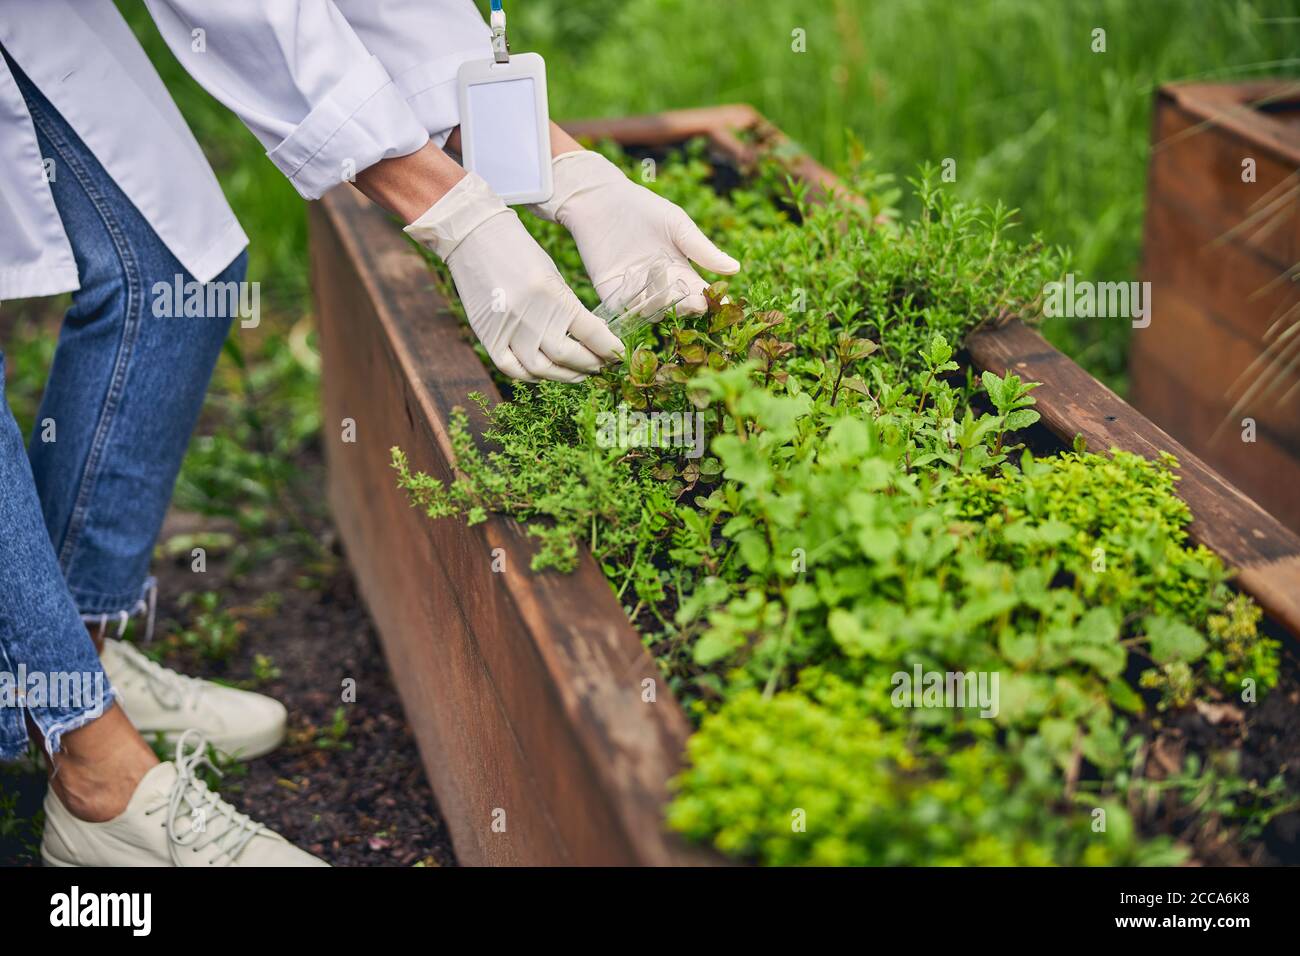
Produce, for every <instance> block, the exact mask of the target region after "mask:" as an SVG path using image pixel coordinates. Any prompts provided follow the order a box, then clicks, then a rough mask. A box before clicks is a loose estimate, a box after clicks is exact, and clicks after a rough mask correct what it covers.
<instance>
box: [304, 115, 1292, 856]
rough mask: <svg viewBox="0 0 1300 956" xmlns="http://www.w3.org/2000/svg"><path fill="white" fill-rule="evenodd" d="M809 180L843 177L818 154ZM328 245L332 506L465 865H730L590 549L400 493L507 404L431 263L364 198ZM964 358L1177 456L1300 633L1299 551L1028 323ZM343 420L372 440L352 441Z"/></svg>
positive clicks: (1239, 560)
mask: <svg viewBox="0 0 1300 956" xmlns="http://www.w3.org/2000/svg"><path fill="white" fill-rule="evenodd" d="M568 129H569V130H570V131H571V132H573V133H574V134H575V135H578V136H583V137H591V138H600V137H609V138H612V139H614V140H616V141H618V142H620V143H622V144H624V145H625V146H629V147H663V146H670V145H673V144H677V143H681V142H683V141H685V140H687V139H688V138H691V137H695V136H705V137H707V138H708V140H709V142H710V144H711V146H712V148H713V149H714V150H715V151H716V152H717V153H718V154H719V155H720V157H724V158H726V159H728V160H730V161H731V162H732V163H735V164H738V165H740V166H741V167H743V166H744V165H745V163H746V161H747V159H748V158H749V157H750V150H751V149H752V148H753V147H752V146H751V145H749V144H750V143H752V142H753V141H754V140H755V139H762V140H765V141H767V142H768V144H769V145H770V144H771V141H772V139H773V138H779V136H780V134H779V133H777V132H776V131H775V130H774V129H773V128H772V127H771V126H770V125H769V124H767V123H766V122H765V121H764V120H763V119H762V118H761V117H760V116H759V115H758V114H757V113H756V112H755V111H754V110H753V109H752V108H750V107H747V106H727V107H718V108H713V109H701V110H689V111H683V112H676V113H667V114H661V115H657V116H650V117H640V118H630V119H619V120H601V121H594V122H584V123H572V124H568ZM738 134H747V135H738ZM797 171H798V174H799V175H801V176H803V177H805V178H806V179H808V180H810V181H812V182H814V183H816V184H817V185H819V186H820V187H823V188H826V187H832V186H833V185H834V184H835V178H834V177H833V176H832V175H831V174H830V173H829V172H828V171H826V170H825V169H823V168H822V167H820V166H818V165H817V164H816V163H815V162H813V161H812V160H811V159H809V158H807V157H802V158H799V159H798V160H797ZM311 250H312V272H313V286H314V290H315V295H316V302H317V309H318V322H319V329H320V339H321V351H322V359H323V370H322V371H323V376H322V377H323V387H324V406H325V421H326V427H325V435H326V448H327V455H328V462H329V486H328V489H327V494H328V497H329V501H330V504H331V506H332V508H333V511H334V514H335V516H336V520H337V523H338V527H339V530H340V533H341V535H342V539H343V542H344V544H345V546H346V549H347V554H348V557H349V559H350V561H351V563H352V566H353V568H354V570H355V572H356V576H357V579H358V581H359V585H360V588H361V591H362V594H363V596H364V598H365V600H366V603H367V605H368V607H369V609H370V612H371V614H372V617H373V619H374V621H375V624H376V627H377V628H378V630H379V633H380V635H381V638H382V642H383V646H384V649H385V653H386V654H387V656H388V659H389V663H390V666H391V668H392V671H393V675H394V679H395V682H396V684H397V688H398V691H399V693H400V694H401V696H402V700H403V703H404V705H405V708H406V711H407V714H408V716H409V717H410V720H411V723H412V726H413V727H414V729H415V733H416V736H417V738H418V742H419V746H420V750H421V753H422V755H423V758H424V762H425V765H426V767H427V769H428V773H429V777H430V779H431V781H432V783H433V786H434V789H435V791H436V793H437V795H438V799H439V801H440V804H441V809H442V812H443V815H444V817H445V818H446V820H447V821H448V824H449V826H450V828H451V833H452V838H453V840H454V842H455V846H456V850H457V854H458V856H459V859H460V861H461V862H462V863H465V864H651V865H664V864H669V865H671V864H686V863H699V862H714V861H716V860H717V858H716V857H715V856H713V855H712V854H710V853H707V852H702V851H699V850H696V849H694V848H691V847H689V846H686V845H685V844H683V843H682V842H680V841H679V840H678V839H677V838H675V837H674V836H672V835H671V834H668V833H667V832H665V830H664V828H663V826H662V808H663V805H664V802H665V800H666V797H667V782H668V779H669V778H670V777H671V776H672V775H673V774H674V773H675V772H676V770H677V769H678V768H679V766H680V764H681V756H682V750H683V745H684V743H685V741H686V739H687V737H688V736H689V733H690V724H689V722H688V720H687V718H686V716H685V714H684V712H683V711H682V710H681V708H680V707H679V705H678V704H677V703H676V702H675V701H674V700H673V698H672V695H671V694H670V693H669V692H668V691H667V689H666V687H665V686H664V685H663V682H662V681H661V680H660V679H659V674H658V672H657V669H656V666H655V664H654V662H653V661H652V660H651V658H650V657H649V655H648V654H647V653H646V651H645V650H644V649H643V647H642V645H641V641H640V639H639V637H638V635H637V633H636V632H635V631H634V630H633V628H632V627H631V626H630V625H629V624H628V622H627V619H626V617H625V615H624V613H623V611H622V609H621V608H620V607H619V603H618V601H617V600H616V599H615V597H614V595H613V593H612V591H611V589H610V587H609V585H608V583H607V582H606V580H605V578H604V577H603V575H602V574H601V573H600V571H599V569H598V568H597V567H596V564H595V562H594V561H593V560H592V559H591V558H590V556H589V555H587V554H585V553H584V554H583V556H582V559H581V560H580V562H579V566H578V568H577V570H576V572H574V573H573V574H569V575H561V574H556V573H554V572H546V573H541V574H534V573H532V572H530V571H529V570H528V564H529V556H530V553H531V550H532V548H531V545H530V543H529V542H528V540H527V539H526V537H525V535H524V534H523V533H522V531H521V529H520V528H519V526H518V525H517V524H515V523H514V522H512V521H509V520H505V519H502V518H497V517H493V518H490V519H489V520H488V521H486V522H485V523H483V524H479V525H476V526H473V527H467V526H466V525H465V524H464V523H463V522H459V521H438V522H431V521H428V520H425V519H424V518H423V517H422V516H421V515H419V514H418V513H417V512H414V511H412V510H411V508H410V505H409V503H408V500H407V498H406V495H405V494H404V493H403V492H402V491H401V490H399V489H398V488H397V487H396V483H395V481H394V475H393V472H392V470H391V468H390V466H389V449H390V448H391V447H392V446H395V445H396V446H400V447H401V448H403V449H405V450H406V452H407V453H408V455H409V457H410V463H411V467H412V468H413V469H419V470H421V471H425V472H428V473H429V474H431V475H433V476H435V477H438V478H441V479H443V480H447V479H449V478H450V477H451V460H452V449H451V443H450V437H449V427H448V426H449V417H450V415H451V411H452V408H453V407H454V406H465V405H467V404H468V403H467V402H466V396H467V394H468V393H470V392H473V391H479V392H482V393H484V394H485V395H487V396H488V397H489V398H490V399H492V400H494V401H495V400H496V399H498V397H499V395H498V392H497V390H496V388H495V386H494V385H493V383H492V381H491V379H490V377H489V375H488V372H487V371H486V370H485V369H484V367H483V365H482V364H481V363H480V361H479V359H478V358H477V356H476V355H475V353H474V352H473V350H472V348H471V346H470V344H469V343H468V342H467V341H466V339H465V338H464V337H463V335H462V333H461V331H460V328H459V326H458V323H457V321H456V319H455V318H454V316H453V315H452V313H451V312H450V311H449V310H448V309H447V308H446V304H445V302H444V301H443V300H442V299H441V298H440V295H439V293H438V292H437V291H436V288H435V285H434V282H433V279H432V277H431V274H430V272H429V270H428V268H427V266H426V264H425V262H424V261H423V260H422V258H421V257H420V256H419V255H418V254H417V252H416V251H415V250H413V249H412V248H411V247H410V245H409V244H408V243H407V241H406V240H405V238H404V237H403V236H402V235H401V233H400V231H399V230H398V229H396V228H394V226H393V224H392V223H391V222H390V221H389V220H388V217H387V216H386V215H385V214H384V213H383V212H382V211H381V210H379V209H378V208H377V207H375V206H373V205H371V204H369V203H368V202H367V201H366V200H365V199H363V198H362V197H361V196H360V195H359V194H358V193H356V191H355V190H352V189H350V188H342V189H338V190H335V191H334V192H332V193H330V194H329V195H328V196H326V197H325V199H324V200H323V201H322V202H320V203H318V204H315V205H314V206H313V207H312V213H311ZM967 347H968V350H969V356H970V358H971V360H972V361H973V362H974V363H975V364H976V365H978V366H979V367H980V368H983V369H993V370H995V371H997V372H999V373H1002V372H1005V371H1006V370H1007V369H1011V370H1014V371H1015V372H1017V374H1019V375H1021V376H1022V377H1023V378H1026V379H1031V380H1035V381H1041V382H1044V383H1046V384H1044V385H1043V387H1042V388H1040V389H1039V390H1038V391H1037V392H1036V393H1035V394H1036V397H1037V399H1038V405H1037V408H1038V410H1039V411H1040V412H1041V413H1042V415H1043V418H1044V421H1045V422H1046V424H1047V425H1048V426H1049V427H1050V428H1051V429H1052V431H1053V432H1055V433H1056V434H1057V435H1058V436H1060V437H1062V438H1063V439H1064V440H1066V441H1067V442H1068V441H1070V440H1071V439H1073V438H1074V436H1075V435H1076V434H1082V435H1083V436H1084V437H1085V438H1086V439H1087V441H1088V444H1089V446H1090V447H1091V448H1093V449H1105V448H1108V447H1118V448H1125V449H1129V450H1132V451H1136V452H1139V453H1141V454H1144V455H1148V456H1151V455H1155V454H1157V453H1158V452H1160V451H1168V452H1171V453H1172V454H1174V455H1176V456H1178V458H1179V459H1180V460H1181V461H1182V464H1183V469H1182V474H1183V479H1182V482H1181V485H1180V490H1181V493H1182V494H1183V495H1184V496H1185V497H1186V499H1187V501H1188V502H1189V504H1190V505H1191V507H1192V510H1193V512H1194V514H1195V516H1196V521H1195V523H1194V525H1193V532H1194V534H1195V536H1196V537H1197V539H1198V540H1200V541H1203V542H1204V543H1206V544H1207V545H1209V546H1210V547H1212V548H1213V549H1214V550H1216V551H1218V552H1219V553H1220V554H1221V555H1222V556H1223V557H1224V558H1225V559H1226V560H1227V561H1228V563H1230V564H1231V565H1233V566H1235V567H1238V568H1240V569H1242V574H1241V577H1240V583H1241V586H1242V587H1243V588H1244V589H1245V590H1248V591H1249V592H1250V593H1251V594H1253V595H1255V596H1256V598H1257V599H1258V600H1259V601H1260V603H1261V604H1262V605H1263V606H1264V608H1265V609H1266V610H1267V612H1268V613H1269V614H1270V615H1272V617H1273V618H1274V619H1275V620H1277V621H1280V622H1282V623H1283V624H1284V626H1285V627H1286V628H1287V629H1288V630H1290V631H1291V632H1292V633H1300V539H1297V538H1296V536H1295V535H1293V534H1291V533H1290V532H1289V531H1287V530H1286V529H1285V528H1283V527H1282V526H1281V525H1279V523H1278V522H1277V521H1276V520H1275V519H1273V518H1271V517H1270V516H1269V515H1267V514H1266V513H1265V512H1263V511H1262V510H1261V509H1259V508H1258V507H1257V506H1256V505H1255V504H1254V503H1253V502H1251V501H1250V499H1248V498H1246V497H1245V496H1244V495H1242V494H1241V493H1240V492H1238V491H1237V490H1236V489H1235V488H1233V487H1232V486H1231V485H1229V484H1228V483H1227V482H1226V481H1224V480H1223V479H1222V478H1220V477H1219V476H1218V475H1217V474H1216V473H1215V472H1214V471H1212V470H1211V469H1210V468H1209V467H1207V466H1206V465H1205V464H1204V463H1202V462H1201V461H1200V460H1199V459H1197V458H1196V457H1194V456H1193V455H1191V454H1190V453H1189V452H1188V451H1187V450H1186V449H1185V448H1183V447H1182V446H1181V445H1179V444H1178V443H1177V442H1175V441H1174V440H1173V439H1171V438H1170V437H1169V436H1168V435H1166V434H1165V433H1164V432H1162V431H1161V430H1160V429H1159V428H1157V427H1156V426H1154V425H1153V424H1151V423H1150V422H1149V421H1148V420H1147V419H1145V418H1143V417H1142V416H1141V415H1140V414H1138V413H1137V412H1135V411H1134V410H1133V409H1132V408H1130V407H1129V406H1128V405H1126V404H1125V403H1124V402H1122V401H1121V400H1120V399H1119V398H1117V397H1116V396H1115V395H1114V394H1113V393H1111V392H1110V391H1109V390H1107V389H1106V388H1104V387H1103V386H1102V385H1100V384H1098V383H1097V382H1096V381H1095V380H1094V379H1092V378H1091V377H1090V376H1088V375H1087V374H1086V373H1085V372H1083V371H1082V370H1081V369H1080V368H1079V367H1078V366H1076V365H1075V364H1074V363H1073V362H1071V361H1070V360H1069V359H1067V358H1066V357H1065V356H1063V355H1062V354H1060V353H1059V352H1057V351H1056V350H1055V349H1054V348H1052V347H1051V346H1050V345H1049V344H1048V343H1047V342H1046V341H1045V340H1043V339H1042V337H1041V336H1039V335H1038V334H1037V333H1036V332H1033V331H1032V330H1030V329H1028V328H1025V327H1024V326H1022V325H1019V324H1011V325H1007V326H1004V327H1002V328H999V329H995V330H989V331H985V332H981V333H979V334H977V335H975V336H973V337H972V338H971V340H970V341H969V342H968V343H967ZM346 419H351V420H352V421H353V422H355V441H344V440H343V437H342V436H343V434H344V432H343V423H344V421H345V420H346ZM494 557H495V559H496V560H495V561H494ZM502 560H504V565H502ZM494 565H495V567H496V568H498V569H500V568H502V567H504V570H495V571H494ZM646 681H658V686H657V693H656V695H655V701H654V702H647V701H646V700H645V699H644V695H643V688H644V687H645V682H646Z"/></svg>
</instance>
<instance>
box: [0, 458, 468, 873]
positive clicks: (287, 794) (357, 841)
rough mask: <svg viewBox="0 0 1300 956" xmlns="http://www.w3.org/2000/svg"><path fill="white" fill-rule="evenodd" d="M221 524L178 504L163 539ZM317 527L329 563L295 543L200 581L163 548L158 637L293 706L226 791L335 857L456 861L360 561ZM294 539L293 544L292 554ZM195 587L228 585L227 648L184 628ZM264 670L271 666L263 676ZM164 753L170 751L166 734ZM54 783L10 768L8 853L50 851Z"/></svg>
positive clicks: (220, 567)
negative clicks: (216, 654) (282, 738)
mask: <svg viewBox="0 0 1300 956" xmlns="http://www.w3.org/2000/svg"><path fill="white" fill-rule="evenodd" d="M309 467H310V466H309ZM214 530H215V531H222V530H230V529H227V528H223V527H221V526H220V524H219V523H218V522H214V521H212V520H210V519H205V518H202V517H199V516H196V515H187V514H181V513H177V512H173V513H172V514H171V515H169V517H168V520H167V523H166V525H165V526H164V529H163V533H162V535H161V536H160V540H161V541H166V540H168V538H169V537H170V536H172V535H174V534H177V533H195V532H200V531H214ZM312 530H313V531H314V532H318V533H319V536H320V538H321V539H322V540H323V541H324V542H325V546H326V549H327V555H326V559H325V560H324V561H323V562H322V561H316V562H314V563H313V565H312V569H313V571H317V572H319V571H320V569H322V568H323V569H324V570H325V573H324V574H323V575H321V576H310V575H309V576H307V577H305V578H304V576H303V574H304V569H303V567H302V563H301V562H300V561H298V560H296V559H294V558H293V557H290V556H283V557H280V556H277V557H275V558H273V559H271V560H270V561H268V562H266V563H265V564H263V565H262V566H261V567H259V568H258V569H256V570H254V571H252V572H250V573H249V574H247V575H243V576H236V575H233V574H232V573H231V569H230V567H229V566H228V563H227V562H225V561H223V560H221V559H219V558H213V559H210V560H209V562H208V567H207V573H206V574H204V575H202V576H201V577H202V579H203V580H202V584H201V585H196V583H195V579H196V577H199V576H198V575H195V574H194V573H192V572H191V570H190V567H189V564H188V559H187V560H186V562H185V563H183V564H181V563H174V562H170V561H166V562H164V561H159V562H156V566H155V574H156V575H157V576H158V581H159V586H158V613H157V620H158V627H157V631H156V635H155V641H154V644H153V645H152V647H151V648H150V649H151V650H158V649H162V650H164V651H165V653H164V657H163V661H164V663H166V664H167V665H169V666H172V667H174V668H175V669H177V670H179V671H181V672H182V673H186V674H191V675H195V676H202V677H209V678H215V679H218V680H220V681H223V682H227V683H232V684H236V685H239V686H244V687H248V688H251V689H256V690H258V691H259V692H261V693H266V694H270V695H271V696H273V697H276V698H278V699H279V700H281V701H283V702H284V704H285V705H286V706H287V707H288V708H289V739H288V741H287V742H286V743H285V744H284V746H282V747H281V748H280V749H279V750H277V751H276V752H274V753H272V754H269V755H267V756H265V757H262V758H260V759H258V760H254V761H252V762H250V763H248V764H240V765H235V766H232V767H228V768H226V776H225V778H224V779H223V780H222V781H221V792H222V794H223V796H225V797H226V798H227V799H229V800H230V801H231V802H232V803H234V804H235V805H236V806H237V807H238V808H239V809H241V810H243V811H245V812H246V813H248V814H250V815H251V816H252V817H253V818H254V819H256V820H259V821H261V822H262V823H265V824H266V825H267V826H269V827H271V828H273V829H275V830H277V831H279V832H280V833H281V834H283V835H284V836H285V837H286V838H287V839H289V840H291V841H293V842H294V843H296V844H298V845H299V846H301V847H303V848H304V849H307V850H309V851H311V852H312V853H315V854H317V855H318V856H320V857H322V858H323V859H325V860H327V861H328V862H330V863H332V864H335V865H337V866H413V865H420V866H454V865H455V856H454V855H453V851H452V847H451V841H450V839H449V837H448V834H447V830H446V827H445V826H444V824H443V822H442V819H441V817H440V815H439V813H438V807H437V804H436V802H435V801H434V797H433V793H432V791H431V790H430V789H429V785H428V783H427V782H426V780H425V776H424V770H423V767H422V766H421V763H420V757H419V753H418V752H417V750H416V746H415V740H414V738H413V736H412V734H411V729H410V727H409V726H408V725H407V722H406V719H405V717H404V715H403V713H402V707H401V703H400V701H399V700H398V697H397V694H396V691H395V690H394V688H393V685H392V682H391V680H390V679H389V676H388V669H387V665H386V663H385V661H384V658H383V655H382V653H381V651H380V647H379V644H378V640H377V637H376V635H375V631H374V628H373V627H372V626H371V624H370V620H369V617H368V616H367V614H366V610H365V608H364V606H363V605H362V603H361V601H360V600H359V598H358V595H357V592H356V588H355V585H354V582H353V579H352V575H351V572H350V571H349V570H348V568H347V565H346V562H345V561H343V560H342V558H341V556H339V555H338V552H337V548H336V546H334V545H332V544H331V540H332V531H331V529H330V528H329V527H328V525H326V524H324V522H323V520H322V521H321V527H319V528H313V529H312ZM292 550H293V549H291V548H285V549H284V551H285V552H286V555H288V554H289V553H291V552H292ZM195 590H202V591H213V592H217V593H218V594H220V596H221V607H222V608H224V609H226V611H227V612H228V614H229V615H230V617H231V618H233V619H234V621H235V627H236V628H237V629H238V630H239V631H240V634H239V638H238V643H237V646H236V647H235V649H234V651H233V653H231V654H230V655H229V657H227V658H226V659H224V660H213V659H210V658H205V657H204V656H202V655H201V654H200V653H199V652H198V651H196V650H194V649H193V648H191V647H188V646H185V645H184V643H183V641H182V640H181V638H180V637H179V636H178V635H179V634H180V633H181V632H182V631H183V630H184V629H185V628H187V627H192V626H193V618H194V614H195V612H194V609H193V606H188V607H182V606H181V599H182V595H183V594H184V593H185V592H187V591H195ZM268 594H276V595H279V599H278V602H277V603H276V604H275V606H274V611H271V610H269V608H268V605H267V603H266V602H265V598H266V596H267V595H268ZM259 601H261V602H262V603H261V604H260V605H259ZM259 655H261V656H263V657H264V658H268V659H269V661H270V663H271V664H272V665H273V666H274V668H276V669H278V670H279V672H280V673H279V674H278V675H276V676H271V677H268V675H267V673H266V672H267V662H266V661H265V660H264V661H263V662H262V666H261V667H258V666H257V664H256V661H257V658H258V656H259ZM259 672H260V673H261V675H262V676H261V679H260V680H259V679H257V678H255V676H254V675H255V674H257V673H259ZM271 673H272V674H273V673H274V671H272V672H271ZM347 678H351V679H352V680H354V681H355V682H356V683H355V688H356V692H355V702H353V703H344V702H343V699H342V698H343V682H344V680H345V679H347ZM340 708H342V712H341V715H340V714H339V710H340ZM336 715H338V717H336ZM340 717H341V719H339V718H340ZM163 756H164V757H170V753H169V752H168V751H167V748H165V747H164V748H163ZM44 789H45V786H44V779H43V775H42V774H41V773H40V771H39V770H36V769H35V767H34V766H33V767H29V768H26V770H25V771H24V770H23V769H21V768H17V767H12V766H11V767H9V768H7V769H5V770H4V772H3V775H0V799H2V798H4V797H6V795H8V796H9V799H11V800H13V801H14V803H13V805H12V807H11V813H10V814H8V815H6V814H5V813H3V812H0V865H39V862H40V861H39V857H38V856H37V855H36V849H37V847H38V846H39V843H40V829H39V817H38V811H39V808H40V805H41V800H42V798H43V795H44ZM2 810H3V808H2V807H0V811H2ZM6 818H7V820H8V832H6V826H5V825H4V824H5V822H6Z"/></svg>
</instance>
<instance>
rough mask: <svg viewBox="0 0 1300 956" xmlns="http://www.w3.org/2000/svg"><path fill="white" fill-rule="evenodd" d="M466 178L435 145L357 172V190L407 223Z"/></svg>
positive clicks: (382, 161) (426, 145) (462, 171)
mask: <svg viewBox="0 0 1300 956" xmlns="http://www.w3.org/2000/svg"><path fill="white" fill-rule="evenodd" d="M464 176H465V170H463V169H462V168H461V167H460V165H459V164H458V163H457V162H456V161H455V160H454V159H452V158H451V157H450V156H448V155H447V154H446V153H445V152H443V151H442V150H441V149H439V148H438V147H437V146H435V145H433V143H425V144H424V146H423V147H421V148H420V149H418V150H416V151H415V152H414V153H408V154H407V155H405V156H394V157H392V158H391V159H383V160H380V161H379V162H377V163H375V164H374V165H373V166H369V167H367V168H366V169H363V170H362V171H361V172H359V173H357V180H356V184H355V185H356V187H357V189H359V190H361V192H363V193H365V195H366V196H368V197H369V198H370V199H372V200H374V201H375V202H377V203H378V204H379V205H381V206H383V207H384V208H385V209H387V210H388V211H389V212H391V213H393V214H394V215H395V216H397V217H399V218H400V219H401V220H402V222H404V223H411V222H414V221H415V220H416V219H418V218H419V217H420V216H421V215H422V214H423V213H424V212H425V211H426V210H427V209H429V208H430V207H431V206H432V205H433V204H434V203H436V202H437V201H438V200H439V199H441V198H442V197H443V196H445V195H447V192H448V190H450V189H451V187H453V186H455V185H456V184H457V183H458V182H460V181H461V179H463V178H464Z"/></svg>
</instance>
